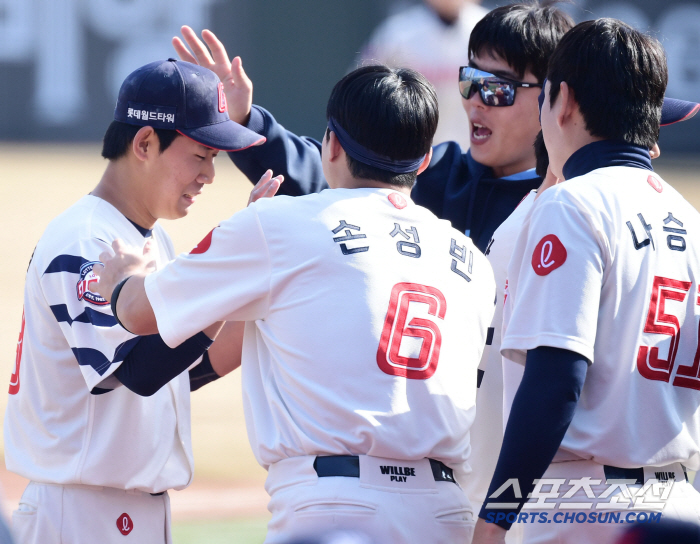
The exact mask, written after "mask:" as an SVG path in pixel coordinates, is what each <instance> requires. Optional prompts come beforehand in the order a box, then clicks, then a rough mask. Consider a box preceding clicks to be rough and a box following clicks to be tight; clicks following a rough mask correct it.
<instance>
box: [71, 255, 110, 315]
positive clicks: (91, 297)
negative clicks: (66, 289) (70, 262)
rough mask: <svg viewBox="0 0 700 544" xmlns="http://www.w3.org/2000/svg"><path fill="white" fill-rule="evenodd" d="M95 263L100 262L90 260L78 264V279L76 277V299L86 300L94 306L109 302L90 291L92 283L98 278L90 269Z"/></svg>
mask: <svg viewBox="0 0 700 544" xmlns="http://www.w3.org/2000/svg"><path fill="white" fill-rule="evenodd" d="M96 264H102V263H101V262H100V261H90V262H87V263H84V264H82V265H81V266H80V279H78V285H76V291H77V294H78V300H86V301H87V302H89V303H90V304H94V305H95V306H106V305H107V304H109V302H107V301H106V300H105V299H104V298H102V297H101V296H100V295H98V294H97V293H93V292H92V291H90V287H91V286H92V284H93V283H96V282H97V281H98V279H99V278H98V277H97V276H96V275H95V273H94V272H93V271H92V269H93V268H94V267H95V265H96Z"/></svg>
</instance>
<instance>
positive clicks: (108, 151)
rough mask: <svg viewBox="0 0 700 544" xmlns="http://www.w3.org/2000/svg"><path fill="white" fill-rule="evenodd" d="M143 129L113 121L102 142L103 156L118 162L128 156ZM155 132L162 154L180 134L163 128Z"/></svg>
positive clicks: (156, 129) (155, 129)
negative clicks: (132, 144)
mask: <svg viewBox="0 0 700 544" xmlns="http://www.w3.org/2000/svg"><path fill="white" fill-rule="evenodd" d="M142 128H143V127H141V126H138V125H130V124H128V123H121V122H119V121H112V122H111V123H110V125H109V126H108V127H107V132H105V137H104V139H103V140H102V156H103V157H104V158H105V159H109V160H116V159H119V158H121V157H123V156H124V155H126V152H127V151H128V150H129V147H130V146H131V142H133V141H134V136H136V133H137V132H138V131H139V130H140V129H142ZM153 130H154V131H155V133H156V136H158V141H159V142H160V152H161V153H162V152H163V151H165V150H166V149H168V147H170V144H172V143H173V141H175V138H177V137H178V136H179V133H178V132H177V131H175V130H166V129H162V128H154V129H153Z"/></svg>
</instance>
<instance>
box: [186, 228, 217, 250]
mask: <svg viewBox="0 0 700 544" xmlns="http://www.w3.org/2000/svg"><path fill="white" fill-rule="evenodd" d="M213 235H214V229H211V230H210V231H209V234H207V235H206V236H205V237H204V238H202V241H201V242H199V243H198V244H197V245H196V246H195V248H194V249H193V250H192V251H190V255H198V254H200V253H205V252H206V251H207V249H209V246H211V237H212V236H213Z"/></svg>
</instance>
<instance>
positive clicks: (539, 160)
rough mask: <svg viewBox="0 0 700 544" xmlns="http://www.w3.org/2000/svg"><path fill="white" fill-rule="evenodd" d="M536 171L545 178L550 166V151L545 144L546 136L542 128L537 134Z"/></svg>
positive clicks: (535, 146)
mask: <svg viewBox="0 0 700 544" xmlns="http://www.w3.org/2000/svg"><path fill="white" fill-rule="evenodd" d="M534 148H535V172H536V173H537V175H538V176H540V177H541V178H542V179H544V178H545V177H546V176H547V169H548V168H549V152H548V151H547V146H546V145H544V136H543V135H542V131H541V130H540V131H539V132H538V133H537V136H535V143H534Z"/></svg>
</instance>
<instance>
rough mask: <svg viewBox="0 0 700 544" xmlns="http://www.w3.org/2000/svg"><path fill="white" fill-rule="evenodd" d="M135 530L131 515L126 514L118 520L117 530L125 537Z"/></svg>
mask: <svg viewBox="0 0 700 544" xmlns="http://www.w3.org/2000/svg"><path fill="white" fill-rule="evenodd" d="M133 528H134V522H133V521H131V518H130V517H129V514H127V513H126V512H124V513H123V514H122V515H121V516H119V517H118V518H117V529H119V532H120V533H121V534H123V535H124V536H126V535H128V534H129V533H130V532H131V530H132V529H133Z"/></svg>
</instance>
